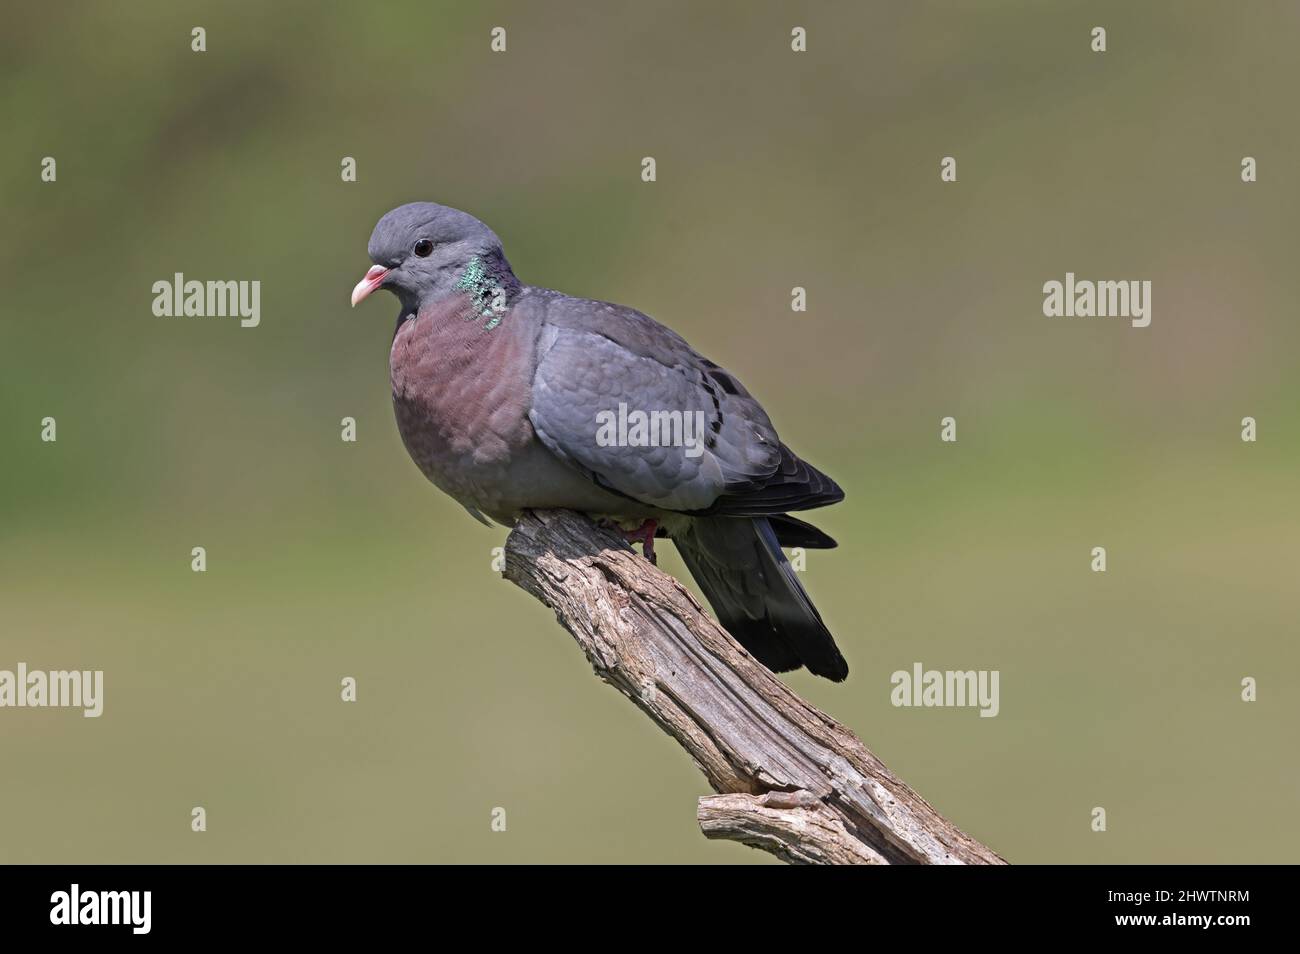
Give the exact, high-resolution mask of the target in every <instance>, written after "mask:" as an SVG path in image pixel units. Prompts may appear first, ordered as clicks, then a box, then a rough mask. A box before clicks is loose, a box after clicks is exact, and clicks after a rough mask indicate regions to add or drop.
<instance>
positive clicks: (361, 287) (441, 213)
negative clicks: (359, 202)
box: [352, 202, 513, 312]
mask: <svg viewBox="0 0 1300 954" xmlns="http://www.w3.org/2000/svg"><path fill="white" fill-rule="evenodd" d="M367 251H368V252H369V253H370V260H371V261H372V262H374V263H375V264H374V265H373V266H372V267H371V269H370V270H369V271H368V272H366V277H365V278H363V279H361V281H360V282H358V283H357V286H356V288H354V289H353V290H352V304H353V306H355V305H356V304H357V302H359V301H361V300H362V299H363V298H365V297H366V296H367V295H369V294H370V293H371V292H373V291H375V290H377V289H380V288H386V289H388V290H389V291H391V292H392V293H393V294H395V295H396V296H397V297H398V298H399V299H400V300H401V302H402V308H403V310H404V311H408V312H415V311H418V310H419V308H420V306H421V305H423V304H427V303H430V302H435V301H438V300H440V299H443V298H446V297H448V296H449V295H452V294H455V293H456V292H457V291H468V292H470V293H472V294H478V293H479V292H480V291H481V290H480V289H475V288H469V287H467V285H466V273H467V271H468V272H471V273H474V274H475V275H477V274H479V273H482V272H483V271H484V270H485V268H484V265H483V264H482V263H491V264H493V265H495V263H497V262H500V263H504V262H505V257H504V256H503V255H502V253H501V240H500V239H499V238H497V236H496V233H495V232H493V231H492V230H491V229H490V228H488V227H487V226H486V225H484V224H483V223H482V222H480V221H479V220H478V219H476V218H474V216H472V215H469V214H468V213H465V212H462V211H460V210H459V209H452V208H448V207H447V206H445V205H438V204H437V203H436V202H411V203H409V204H407V205H401V206H398V207H397V208H395V209H393V210H392V211H391V212H389V213H388V214H387V215H385V216H384V217H383V218H382V219H380V220H379V224H378V225H376V226H375V230H374V232H372V233H371V235H370V244H369V245H368V247H367ZM476 259H477V260H478V261H479V263H480V264H479V265H476V266H472V263H473V262H474V261H475V260H476ZM505 269H506V271H507V272H508V271H509V265H508V264H507V265H505ZM511 277H512V278H513V276H511Z"/></svg>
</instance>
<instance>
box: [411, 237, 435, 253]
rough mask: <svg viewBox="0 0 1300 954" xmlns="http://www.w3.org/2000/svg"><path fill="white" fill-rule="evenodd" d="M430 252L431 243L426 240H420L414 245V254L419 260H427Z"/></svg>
mask: <svg viewBox="0 0 1300 954" xmlns="http://www.w3.org/2000/svg"><path fill="white" fill-rule="evenodd" d="M432 251H433V243H432V242H430V241H429V240H428V239H420V241H418V242H416V243H415V254H416V255H418V256H420V258H427V257H428V255H429V253H430V252H432Z"/></svg>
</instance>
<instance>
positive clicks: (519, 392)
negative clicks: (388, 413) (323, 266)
mask: <svg viewBox="0 0 1300 954" xmlns="http://www.w3.org/2000/svg"><path fill="white" fill-rule="evenodd" d="M368 252H369V254H370V259H371V261H372V262H374V265H373V266H372V267H371V268H370V270H369V271H367V272H366V275H365V277H364V278H363V279H362V280H361V281H360V282H358V283H357V286H356V288H354V289H353V290H352V304H353V305H354V306H355V305H356V304H357V303H358V302H360V301H361V300H362V299H364V298H365V297H367V296H368V295H370V294H371V293H372V292H374V291H376V290H377V289H381V288H382V289H386V290H388V291H391V292H392V293H393V294H395V295H396V296H397V298H398V300H399V301H400V302H401V306H402V308H401V311H400V312H399V313H398V316H397V327H396V328H395V330H394V332H393V343H392V351H391V353H390V356H389V370H390V373H391V377H392V388H393V409H394V412H395V414H396V417H397V427H398V430H399V431H400V432H401V435H402V440H403V442H404V443H405V445H406V449H407V451H408V452H409V453H410V455H411V458H412V460H414V461H415V463H416V465H417V466H418V467H419V468H420V470H421V471H423V472H424V474H425V476H426V477H428V478H429V480H431V481H432V482H433V483H434V484H436V485H437V486H438V487H439V488H441V489H442V490H443V491H445V492H446V493H447V494H448V495H450V496H451V497H452V498H454V499H455V500H456V501H458V502H459V503H460V504H462V505H463V506H464V507H465V508H466V509H467V510H468V511H469V512H470V514H472V515H473V516H475V517H476V518H478V519H479V520H481V521H483V522H484V523H487V522H488V521H487V520H486V519H485V516H486V517H490V518H492V519H493V520H496V521H498V522H499V523H502V524H505V525H507V526H509V525H511V524H513V523H514V521H515V520H516V519H517V518H518V515H519V514H520V512H521V511H523V510H525V509H530V510H541V509H548V508H567V509H571V510H578V511H582V512H585V513H587V514H589V515H591V516H593V517H596V518H598V519H602V520H605V521H609V522H612V523H614V524H616V525H617V526H619V527H620V529H623V528H627V527H634V528H635V529H630V530H628V529H624V535H625V537H626V538H627V539H629V540H634V541H639V542H641V543H642V546H643V549H644V551H645V555H646V556H647V558H649V559H651V560H653V559H654V540H655V537H656V536H666V537H668V538H669V539H671V540H672V541H673V543H674V544H676V546H677V549H678V551H679V552H680V553H681V555H682V559H683V561H684V562H685V563H686V565H687V567H689V569H690V571H691V573H692V574H693V575H694V577H695V580H696V582H697V583H698V584H699V586H700V589H701V590H703V591H704V594H705V595H706V596H707V597H708V599H709V602H710V603H711V604H712V606H713V609H714V611H715V612H716V613H717V615H718V619H719V621H720V622H721V623H722V624H723V625H724V626H725V627H726V628H727V630H728V631H729V632H730V633H731V634H732V635H733V636H734V637H735V638H736V639H737V640H739V641H740V643H741V644H742V645H743V646H744V647H745V648H746V649H747V650H748V651H749V652H750V653H751V654H752V655H753V656H754V657H755V658H757V659H758V661H759V662H761V663H762V664H763V665H765V666H767V667H768V668H769V669H771V670H773V671H775V672H786V671H788V670H792V669H798V668H799V667H800V666H807V667H808V669H809V670H810V671H811V672H814V673H816V674H817V675H819V676H825V677H826V678H828V679H833V680H835V681H837V682H839V681H841V680H843V679H844V678H845V677H846V676H847V675H848V672H849V669H848V664H847V663H846V662H845V661H844V657H843V656H842V655H840V651H839V649H838V648H837V647H836V645H835V640H834V639H833V638H832V636H831V634H830V632H829V631H828V630H827V629H826V626H825V624H824V623H823V622H822V619H821V616H820V615H819V614H818V612H817V610H816V608H815V607H814V606H813V604H812V601H811V600H810V599H809V598H808V594H807V593H806V592H805V591H804V588H803V587H802V586H801V585H800V583H799V580H798V579H797V578H796V576H795V573H794V570H793V569H792V568H791V566H790V564H789V561H788V560H787V559H786V556H785V554H784V553H783V552H782V550H781V548H782V547H783V546H785V547H807V548H819V549H827V548H830V547H833V546H835V541H834V540H832V539H831V538H830V537H829V536H827V535H826V534H824V533H822V532H821V531H820V530H818V529H817V528H816V527H813V526H811V525H810V524H807V523H804V522H803V521H802V520H798V519H796V518H794V517H791V516H790V515H789V513H788V512H789V511H792V510H796V511H797V510H808V509H811V508H813V507H822V506H825V505H827V504H832V503H837V502H838V501H840V500H842V499H844V493H843V491H841V490H840V488H839V487H838V486H837V485H836V484H835V482H834V481H833V480H831V479H830V478H829V477H827V476H826V475H825V474H823V473H821V472H820V471H818V470H817V469H816V468H814V467H812V466H811V465H809V464H808V463H806V462H804V461H802V460H800V459H799V458H798V457H797V456H795V454H794V452H793V451H791V450H790V449H789V448H788V447H786V446H785V444H783V443H782V442H781V440H780V439H779V438H778V437H777V435H776V431H775V430H774V429H773V427H772V422H771V421H769V420H768V417H767V414H766V413H764V411H763V409H762V407H760V406H759V404H758V402H757V401H756V400H754V398H752V397H751V396H750V394H749V392H748V391H746V390H745V388H744V387H743V386H742V385H741V383H740V382H739V381H738V380H737V379H736V377H735V375H732V374H730V373H728V372H727V371H725V370H724V369H723V368H721V367H719V366H718V365H716V364H714V363H713V362H712V361H710V360H708V359H707V358H704V357H702V356H700V355H699V354H697V353H696V352H695V351H694V350H693V349H692V348H691V346H690V345H688V344H687V343H686V342H685V341H684V340H683V339H682V338H681V337H680V336H678V335H677V334H676V333H674V332H672V331H670V330H669V329H668V328H665V327H664V326H663V325H661V324H659V323H658V322H656V321H654V320H653V319H652V318H649V317H648V316H646V315H643V314H642V313H641V312H639V311H634V310H633V309H631V308H625V307H623V306H622V305H614V304H610V303H608V302H601V301H590V300H588V299H585V298H573V297H570V296H569V295H565V294H562V293H561V292H558V291H552V290H550V289H547V288H539V287H536V286H533V285H525V284H523V283H522V282H520V281H519V279H517V278H516V277H515V274H514V272H513V270H512V269H511V267H510V263H509V262H508V261H506V257H505V254H504V253H503V251H502V248H501V240H500V239H499V238H497V236H496V235H495V234H494V233H493V232H492V230H491V229H489V228H488V227H487V226H486V225H484V224H483V223H482V222H480V221H479V220H478V219H476V218H474V217H473V216H471V215H468V214H467V213H465V212H461V211H459V210H457V209H452V208H448V207H446V206H442V205H437V204H434V203H432V202H413V203H410V204H409V205H403V206H400V207H399V208H396V209H393V210H392V211H391V212H389V213H388V214H386V215H385V216H384V217H383V218H381V219H380V220H379V224H378V225H376V226H375V230H374V232H373V234H372V235H371V236H370V243H369V247H368ZM647 421H648V422H649V423H648V424H647V423H646V422H647Z"/></svg>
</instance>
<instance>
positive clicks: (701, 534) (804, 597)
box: [673, 514, 849, 682]
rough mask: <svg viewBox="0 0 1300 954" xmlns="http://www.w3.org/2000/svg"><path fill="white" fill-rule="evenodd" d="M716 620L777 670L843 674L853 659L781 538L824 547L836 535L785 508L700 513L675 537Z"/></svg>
mask: <svg viewBox="0 0 1300 954" xmlns="http://www.w3.org/2000/svg"><path fill="white" fill-rule="evenodd" d="M673 542H674V543H675V544H677V549H678V552H680V553H681V555H682V560H683V561H684V562H685V563H686V566H687V568H688V569H689V570H690V571H691V574H692V575H693V576H694V577H695V582H696V583H698V584H699V586H700V589H701V590H703V591H704V595H705V596H707V597H708V599H709V603H710V604H712V606H713V611H714V612H715V613H717V615H718V620H719V622H721V623H722V625H723V626H725V627H726V628H727V631H728V632H730V633H731V635H732V636H734V637H736V639H737V640H738V641H739V642H740V644H741V645H742V646H744V647H745V648H746V649H747V650H749V652H750V653H751V654H752V655H753V656H754V658H755V659H757V660H758V661H759V662H761V663H762V664H763V665H764V666H766V667H767V668H768V669H771V670H772V671H773V672H788V671H789V670H791V669H798V668H799V667H800V666H807V667H808V670H809V671H810V672H812V673H814V674H816V675H818V676H824V677H826V678H827V679H831V680H834V681H835V682H842V681H843V680H844V679H845V677H847V676H848V674H849V665H848V663H846V662H845V661H844V657H843V656H841V655H840V651H839V649H838V648H837V647H836V646H835V639H834V637H832V636H831V634H830V631H829V630H827V629H826V624H825V623H823V622H822V618H821V616H820V615H819V614H818V612H817V608H816V607H815V606H813V604H812V600H810V599H809V598H808V594H807V593H806V592H804V588H803V586H802V585H800V583H799V580H798V578H797V577H796V576H795V572H794V569H793V568H792V567H791V566H790V561H789V560H787V559H786V557H785V554H784V553H782V552H781V546H782V544H784V545H785V546H802V547H808V548H817V549H826V548H829V547H833V546H835V541H834V540H832V539H831V538H830V537H828V536H827V535H826V534H824V533H822V532H821V531H820V530H818V529H817V528H816V527H814V526H812V525H811V524H808V523H804V522H803V521H802V520H796V519H795V518H794V517H791V516H788V515H786V514H774V515H773V516H772V517H770V518H768V517H698V518H696V519H695V520H693V521H691V525H690V527H689V529H687V530H686V531H685V532H683V533H680V534H678V535H676V536H674V537H673Z"/></svg>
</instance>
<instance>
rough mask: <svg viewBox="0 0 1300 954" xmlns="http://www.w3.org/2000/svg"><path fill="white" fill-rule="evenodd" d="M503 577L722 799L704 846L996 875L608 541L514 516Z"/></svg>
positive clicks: (878, 766)
mask: <svg viewBox="0 0 1300 954" xmlns="http://www.w3.org/2000/svg"><path fill="white" fill-rule="evenodd" d="M505 575H506V578H507V579H509V580H511V581H512V582H514V583H516V584H517V585H518V586H520V587H522V588H523V589H525V590H527V591H528V592H529V593H532V594H533V595H534V596H536V597H537V598H538V599H539V600H541V601H542V602H543V603H545V604H546V605H547V606H549V607H551V608H552V609H553V610H554V611H555V615H556V618H557V619H558V620H559V621H560V623H561V624H562V625H563V626H564V628H565V629H567V630H568V631H569V632H570V633H571V634H573V637H574V638H575V639H576V640H577V641H578V645H579V646H581V647H582V649H583V652H585V653H586V654H587V659H588V660H589V661H590V662H591V665H592V667H593V668H594V669H595V671H596V674H597V675H599V676H600V677H601V678H602V679H604V680H605V681H606V682H608V683H610V684H611V685H613V686H615V687H616V688H617V689H618V690H619V691H620V692H622V693H623V694H624V695H625V696H627V697H628V698H629V699H631V700H632V701H633V702H634V703H636V705H637V706H638V707H639V708H640V709H641V711H642V712H644V713H645V714H646V715H648V716H649V717H650V718H652V719H653V720H654V721H655V722H656V723H658V724H659V726H660V727H662V728H663V729H664V731H666V732H667V733H668V734H669V735H671V736H672V737H673V738H674V739H676V740H677V741H678V743H680V744H681V746H682V747H683V748H684V749H686V751H687V752H689V753H690V755H691V757H692V758H693V759H694V760H695V762H696V764H697V765H699V767H700V769H701V770H702V771H703V772H704V775H705V777H706V778H707V779H708V780H709V784H710V785H711V786H713V789H714V790H715V791H717V792H719V793H720V794H718V795H713V796H706V797H704V798H701V799H700V803H699V809H698V819H699V823H700V827H701V829H703V831H704V834H705V836H706V837H708V838H724V839H729V840H732V841H739V842H743V843H744V844H747V845H752V846H753V847H755V848H761V849H763V850H764V851H769V852H771V853H772V854H774V855H777V856H778V857H780V858H782V859H784V860H786V861H789V862H794V863H809V864H963V863H964V864H1004V863H1005V862H1004V861H1003V859H1002V858H1000V857H998V855H996V854H995V853H994V852H992V851H991V850H989V849H988V848H986V847H985V846H983V845H981V844H980V843H979V842H977V841H975V840H974V839H972V838H970V837H969V836H967V835H965V834H964V833H962V832H961V831H960V830H959V829H957V828H956V827H955V826H953V825H952V824H951V823H950V822H948V821H947V820H946V819H944V818H943V817H942V816H941V815H939V813H938V812H936V811H935V810H934V809H933V808H931V807H930V805H929V804H928V803H927V802H926V801H925V800H924V799H923V798H921V797H920V796H919V795H917V794H916V793H915V792H914V791H912V790H911V789H910V788H908V787H907V785H905V784H904V783H903V782H901V781H899V779H897V778H895V777H894V776H893V775H892V774H891V773H890V771H889V770H888V769H887V768H885V766H884V765H883V764H882V763H881V762H880V760H879V759H877V758H876V757H875V756H874V755H872V754H871V752H870V751H868V749H867V748H866V746H864V745H863V744H862V743H861V742H860V741H859V740H858V738H857V737H856V736H855V735H854V734H853V733H852V732H850V731H849V730H848V729H846V728H845V727H844V726H842V725H840V724H839V723H838V722H836V721H835V720H834V719H832V718H830V717H829V716H827V715H825V714H824V713H822V712H820V711H818V710H817V709H815V708H813V707H812V706H811V705H809V704H808V703H807V702H804V701H803V700H802V699H801V698H799V697H798V696H797V695H795V694H794V693H793V692H792V691H791V690H790V689H789V688H788V687H787V686H786V685H785V683H783V682H782V681H781V680H780V679H778V678H777V677H776V676H774V675H773V674H772V673H771V672H769V671H768V670H767V669H766V668H764V667H763V666H762V665H761V664H759V663H758V662H757V661H755V660H754V659H753V658H752V657H751V656H750V655H749V654H748V653H746V652H745V650H744V649H743V648H742V647H741V646H740V644H739V643H737V642H736V641H735V640H734V639H732V638H731V636H730V635H729V634H728V633H727V632H726V631H725V630H724V629H722V627H721V626H719V625H718V624H717V623H716V622H714V621H713V619H712V618H711V617H709V616H708V615H707V614H706V613H705V612H704V611H703V610H702V609H701V608H700V606H699V604H698V603H696V601H695V599H694V598H693V597H692V596H691V595H690V593H689V592H688V591H687V590H686V589H685V587H683V586H682V585H681V584H680V583H678V582H677V581H676V580H674V579H673V578H672V577H670V576H668V575H667V574H665V573H662V572H660V571H659V570H657V569H656V568H655V567H653V566H651V565H650V563H649V562H648V561H646V560H645V559H644V558H643V557H641V555H640V554H638V553H634V552H633V551H632V550H631V549H630V548H629V547H628V546H627V545H626V544H625V543H624V542H623V540H622V539H621V538H620V537H619V536H618V535H617V534H615V533H614V532H612V531H609V530H605V529H602V528H600V527H597V526H596V525H595V524H593V523H592V522H591V521H590V520H588V519H587V518H586V517H584V516H581V515H579V514H575V513H570V512H567V511H542V512H538V513H535V514H533V513H528V514H525V515H524V517H523V518H522V519H521V520H520V521H519V523H518V525H517V526H516V527H515V528H514V530H513V531H511V533H510V537H509V539H508V540H507V541H506V570H505Z"/></svg>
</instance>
